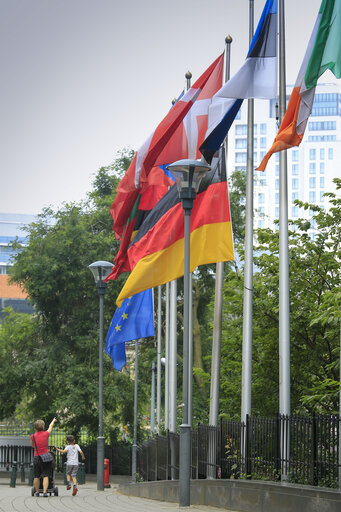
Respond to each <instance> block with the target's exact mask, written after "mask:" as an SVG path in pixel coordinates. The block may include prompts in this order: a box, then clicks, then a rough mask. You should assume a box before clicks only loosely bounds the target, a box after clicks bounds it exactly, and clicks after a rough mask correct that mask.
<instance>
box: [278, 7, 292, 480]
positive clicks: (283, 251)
mask: <svg viewBox="0 0 341 512" xmlns="http://www.w3.org/2000/svg"><path fill="white" fill-rule="evenodd" d="M278 8H279V122H280V123H281V121H282V119H283V117H284V113H285V110H286V76H285V17H284V0H279V5H278ZM279 411H280V414H282V415H287V416H289V415H290V319H289V236H288V176H287V152H286V151H281V152H280V178H279ZM283 425H286V426H287V422H285V423H284V422H283ZM282 433H283V437H282V446H283V453H282V459H284V460H283V469H282V480H286V479H287V464H286V458H287V455H288V432H287V430H286V428H284V429H283V430H282Z"/></svg>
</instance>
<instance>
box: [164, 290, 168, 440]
mask: <svg viewBox="0 0 341 512" xmlns="http://www.w3.org/2000/svg"><path fill="white" fill-rule="evenodd" d="M168 429H169V283H166V325H165V430H168Z"/></svg>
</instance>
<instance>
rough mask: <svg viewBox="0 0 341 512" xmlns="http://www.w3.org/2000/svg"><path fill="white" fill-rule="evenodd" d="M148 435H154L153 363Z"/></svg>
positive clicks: (153, 368) (153, 364)
mask: <svg viewBox="0 0 341 512" xmlns="http://www.w3.org/2000/svg"><path fill="white" fill-rule="evenodd" d="M150 433H151V435H152V436H154V433H155V361H153V362H152V392H151V397H150Z"/></svg>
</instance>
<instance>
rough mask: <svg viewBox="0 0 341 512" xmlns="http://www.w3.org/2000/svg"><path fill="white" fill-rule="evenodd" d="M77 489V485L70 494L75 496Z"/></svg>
mask: <svg viewBox="0 0 341 512" xmlns="http://www.w3.org/2000/svg"><path fill="white" fill-rule="evenodd" d="M77 491H78V489H77V487H74V488H73V491H72V496H76V494H77Z"/></svg>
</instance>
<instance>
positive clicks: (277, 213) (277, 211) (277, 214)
mask: <svg viewBox="0 0 341 512" xmlns="http://www.w3.org/2000/svg"><path fill="white" fill-rule="evenodd" d="M275 217H279V207H278V206H276V208H275Z"/></svg>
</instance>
